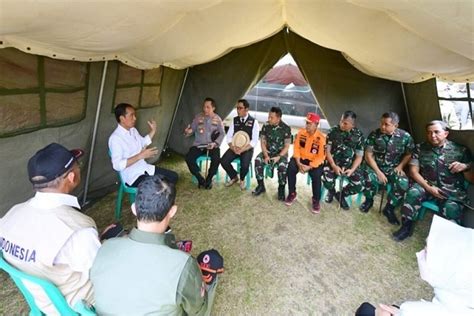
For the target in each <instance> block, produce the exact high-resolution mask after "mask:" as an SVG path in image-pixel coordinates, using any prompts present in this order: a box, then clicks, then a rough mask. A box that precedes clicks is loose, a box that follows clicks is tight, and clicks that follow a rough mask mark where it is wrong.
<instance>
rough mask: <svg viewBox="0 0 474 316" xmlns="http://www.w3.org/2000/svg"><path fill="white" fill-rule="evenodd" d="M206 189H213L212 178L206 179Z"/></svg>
mask: <svg viewBox="0 0 474 316" xmlns="http://www.w3.org/2000/svg"><path fill="white" fill-rule="evenodd" d="M204 188H205V189H206V190H210V189H212V178H210V179H209V178H207V179H206V182H205V183H204Z"/></svg>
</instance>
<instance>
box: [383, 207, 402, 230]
mask: <svg viewBox="0 0 474 316" xmlns="http://www.w3.org/2000/svg"><path fill="white" fill-rule="evenodd" d="M382 212H383V215H385V217H386V218H387V219H388V222H389V223H390V224H392V225H400V221H399V220H398V218H397V216H396V215H395V207H393V206H392V205H390V204H389V203H387V204H386V205H385V207H384V208H383V211H382Z"/></svg>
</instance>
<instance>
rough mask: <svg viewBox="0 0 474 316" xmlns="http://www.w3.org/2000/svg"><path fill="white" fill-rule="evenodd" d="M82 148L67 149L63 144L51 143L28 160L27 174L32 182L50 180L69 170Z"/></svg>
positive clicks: (39, 182) (82, 152)
mask: <svg viewBox="0 0 474 316" xmlns="http://www.w3.org/2000/svg"><path fill="white" fill-rule="evenodd" d="M83 154H84V151H83V150H82V149H73V150H68V149H66V148H65V147H64V146H62V145H60V144H57V143H51V144H49V145H48V146H46V147H44V148H43V149H41V150H39V151H38V152H36V154H35V155H34V156H33V157H31V158H30V160H29V161H28V176H29V178H30V182H31V183H33V184H42V183H47V182H50V181H52V180H54V179H56V178H57V177H59V176H61V175H63V174H64V173H65V172H66V171H68V170H70V169H71V168H72V166H73V165H74V162H76V161H77V159H78V158H79V157H81V156H82V155H83Z"/></svg>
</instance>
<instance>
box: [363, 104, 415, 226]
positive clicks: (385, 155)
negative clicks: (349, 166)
mask: <svg viewBox="0 0 474 316" xmlns="http://www.w3.org/2000/svg"><path fill="white" fill-rule="evenodd" d="M399 121H400V119H399V117H398V114H397V113H394V112H386V113H384V114H383V115H382V117H381V118H380V128H378V129H376V130H375V131H373V132H371V133H370V134H369V137H367V141H366V146H365V161H366V164H365V165H364V167H365V168H364V181H365V185H366V188H365V191H364V195H365V201H364V203H363V204H362V205H361V206H360V210H361V211H362V212H368V211H369V209H370V208H371V207H372V205H373V204H374V195H375V193H376V192H377V187H378V186H379V185H381V186H385V185H387V184H390V185H391V190H390V192H389V194H388V196H387V204H386V205H385V207H384V209H383V214H384V215H385V216H386V217H387V219H388V221H389V223H390V224H394V225H399V224H400V222H399V221H398V219H397V217H396V215H395V208H396V207H397V206H398V205H399V204H400V203H401V201H402V199H403V195H404V194H405V192H406V190H407V189H408V177H407V176H406V175H405V172H404V171H403V169H404V168H405V166H406V164H407V163H408V161H410V157H411V152H412V150H413V148H414V147H415V145H414V144H413V138H412V137H411V135H410V134H409V133H408V132H406V131H404V130H402V129H400V128H398V122H399Z"/></svg>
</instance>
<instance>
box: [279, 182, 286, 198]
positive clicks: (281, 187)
mask: <svg viewBox="0 0 474 316" xmlns="http://www.w3.org/2000/svg"><path fill="white" fill-rule="evenodd" d="M284 200H285V186H284V185H279V186H278V201H284Z"/></svg>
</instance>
